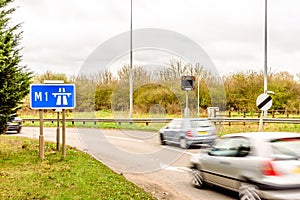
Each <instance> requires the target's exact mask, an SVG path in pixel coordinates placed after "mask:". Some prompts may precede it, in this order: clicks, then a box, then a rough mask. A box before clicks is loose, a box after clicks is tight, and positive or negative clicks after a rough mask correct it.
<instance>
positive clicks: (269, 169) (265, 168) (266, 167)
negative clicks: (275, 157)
mask: <svg viewBox="0 0 300 200" xmlns="http://www.w3.org/2000/svg"><path fill="white" fill-rule="evenodd" d="M262 174H263V175H265V176H280V173H278V172H277V171H276V170H275V169H274V167H273V164H272V161H271V160H268V161H264V162H263V163H262Z"/></svg>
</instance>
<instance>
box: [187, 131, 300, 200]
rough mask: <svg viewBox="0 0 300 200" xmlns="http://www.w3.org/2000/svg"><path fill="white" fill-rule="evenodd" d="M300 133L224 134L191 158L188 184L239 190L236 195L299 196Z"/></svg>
mask: <svg viewBox="0 0 300 200" xmlns="http://www.w3.org/2000/svg"><path fill="white" fill-rule="evenodd" d="M299 158H300V133H288V132H285V133H282V132H256V133H239V134H228V135H225V136H223V137H221V138H220V139H218V140H217V141H216V143H215V144H214V145H213V147H212V148H211V149H206V150H201V152H200V153H199V154H195V155H193V156H192V158H191V169H192V184H193V185H194V186H195V187H197V188H202V187H203V186H204V185H205V184H206V183H211V184H214V185H218V186H221V187H224V188H227V189H230V190H233V191H236V192H238V193H239V198H240V199H253V200H259V199H280V200H283V199H290V200H294V199H300V159H299Z"/></svg>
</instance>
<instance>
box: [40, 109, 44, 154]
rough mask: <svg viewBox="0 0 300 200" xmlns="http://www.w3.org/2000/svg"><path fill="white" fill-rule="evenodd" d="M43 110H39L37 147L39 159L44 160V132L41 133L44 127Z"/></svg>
mask: <svg viewBox="0 0 300 200" xmlns="http://www.w3.org/2000/svg"><path fill="white" fill-rule="evenodd" d="M43 114H44V113H43V110H42V109H40V110H39V115H40V136H39V147H40V158H41V159H44V157H45V156H44V155H45V141H44V132H43V126H44V119H43Z"/></svg>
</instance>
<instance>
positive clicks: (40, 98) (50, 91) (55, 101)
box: [30, 84, 76, 109]
mask: <svg viewBox="0 0 300 200" xmlns="http://www.w3.org/2000/svg"><path fill="white" fill-rule="evenodd" d="M75 96H76V95H75V85H74V84H31V85H30V107H31V108H32V109H73V108H75Z"/></svg>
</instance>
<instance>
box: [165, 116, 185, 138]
mask: <svg viewBox="0 0 300 200" xmlns="http://www.w3.org/2000/svg"><path fill="white" fill-rule="evenodd" d="M181 122H182V120H181V119H174V120H172V121H171V122H170V123H169V124H168V125H167V128H166V129H165V130H164V135H165V139H166V140H168V141H170V142H177V141H176V140H175V138H176V135H177V133H178V131H179V129H180V128H181Z"/></svg>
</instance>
